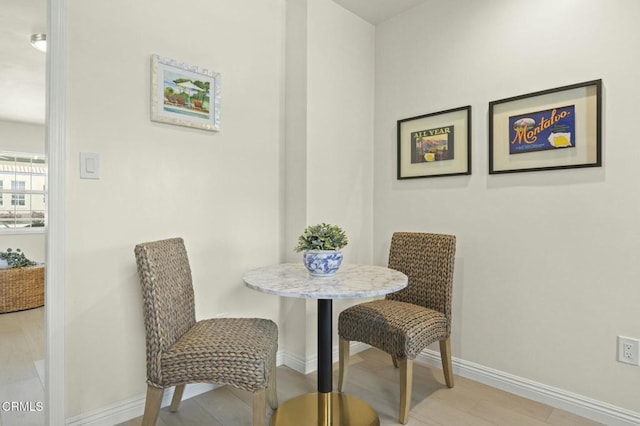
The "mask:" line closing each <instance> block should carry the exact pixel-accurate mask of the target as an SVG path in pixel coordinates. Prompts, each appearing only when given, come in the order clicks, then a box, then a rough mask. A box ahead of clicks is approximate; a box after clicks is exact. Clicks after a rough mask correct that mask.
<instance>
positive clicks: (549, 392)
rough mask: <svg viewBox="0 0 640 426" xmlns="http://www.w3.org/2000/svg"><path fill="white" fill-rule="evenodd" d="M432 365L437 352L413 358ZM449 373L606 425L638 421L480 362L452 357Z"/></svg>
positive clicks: (632, 414) (435, 363)
mask: <svg viewBox="0 0 640 426" xmlns="http://www.w3.org/2000/svg"><path fill="white" fill-rule="evenodd" d="M416 362H422V363H425V364H428V365H430V366H433V367H436V368H442V363H441V361H440V353H439V352H437V351H433V350H430V349H426V350H424V351H422V353H421V354H420V355H418V357H417V358H416ZM452 364H453V372H454V374H457V375H459V376H462V377H466V378H468V379H471V380H474V381H476V382H479V383H484V384H486V385H489V386H492V387H494V388H497V389H501V390H504V391H506V392H509V393H513V394H516V395H519V396H522V397H524V398H527V399H531V400H533V401H537V402H541V403H543V404H547V405H550V406H552V407H555V408H559V409H561V410H565V411H568V412H570V413H574V414H577V415H579V416H582V417H586V418H588V419H591V420H595V421H597V422H601V423H604V424H606V425H609V426H629V425H639V424H640V413H636V412H634V411H630V410H627V409H624V408H621V407H617V406H615V405H611V404H608V403H606V402H602V401H597V400H595V399H591V398H587V397H585V396H582V395H578V394H575V393H572V392H568V391H566V390H563V389H558V388H554V387H552V386H548V385H545V384H543V383H538V382H534V381H533V380H528V379H523V378H522V377H518V376H514V375H512V374H508V373H504V372H502V371H498V370H494V369H492V368H489V367H485V366H483V365H479V364H476V363H473V362H469V361H465V360H463V359H459V358H453V359H452Z"/></svg>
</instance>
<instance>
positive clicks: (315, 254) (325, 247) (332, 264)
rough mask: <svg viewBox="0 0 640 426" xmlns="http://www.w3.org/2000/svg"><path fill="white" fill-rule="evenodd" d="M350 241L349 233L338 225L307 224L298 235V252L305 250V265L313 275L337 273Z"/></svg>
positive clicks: (323, 275)
mask: <svg viewBox="0 0 640 426" xmlns="http://www.w3.org/2000/svg"><path fill="white" fill-rule="evenodd" d="M348 243H349V240H348V238H347V234H346V233H345V232H344V230H343V229H342V228H340V227H339V226H337V225H331V224H327V223H320V224H318V225H313V226H307V228H306V229H305V230H304V232H303V233H302V235H300V237H298V246H297V247H296V249H295V250H296V251H297V252H303V261H304V265H305V266H306V267H307V269H308V270H309V273H310V274H311V275H313V276H319V277H326V276H331V275H335V273H336V272H337V271H338V268H340V264H341V263H342V248H343V247H345V246H346V245H347V244H348Z"/></svg>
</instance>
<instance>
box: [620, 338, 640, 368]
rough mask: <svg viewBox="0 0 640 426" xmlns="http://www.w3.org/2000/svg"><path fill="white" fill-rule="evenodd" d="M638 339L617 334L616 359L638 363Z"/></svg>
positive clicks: (639, 348)
mask: <svg viewBox="0 0 640 426" xmlns="http://www.w3.org/2000/svg"><path fill="white" fill-rule="evenodd" d="M639 351H640V340H638V339H632V338H631V337H624V336H618V361H620V362H624V363H626V364H633V365H640V357H639V354H638V352H639Z"/></svg>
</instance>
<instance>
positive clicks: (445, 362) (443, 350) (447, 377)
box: [440, 338, 453, 388]
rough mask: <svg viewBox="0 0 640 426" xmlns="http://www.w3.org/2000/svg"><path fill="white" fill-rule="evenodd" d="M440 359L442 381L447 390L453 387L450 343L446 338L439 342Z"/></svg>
mask: <svg viewBox="0 0 640 426" xmlns="http://www.w3.org/2000/svg"><path fill="white" fill-rule="evenodd" d="M440 359H441V360H442V371H444V381H445V382H446V383H447V387H448V388H452V387H453V368H451V341H450V340H449V339H448V338H447V339H445V340H440Z"/></svg>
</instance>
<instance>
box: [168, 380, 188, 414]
mask: <svg viewBox="0 0 640 426" xmlns="http://www.w3.org/2000/svg"><path fill="white" fill-rule="evenodd" d="M185 386H186V385H178V386H176V388H175V389H174V390H173V398H172V399H171V406H170V407H169V411H171V412H172V413H175V412H176V411H178V407H179V406H180V401H182V394H183V393H184V387H185Z"/></svg>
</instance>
